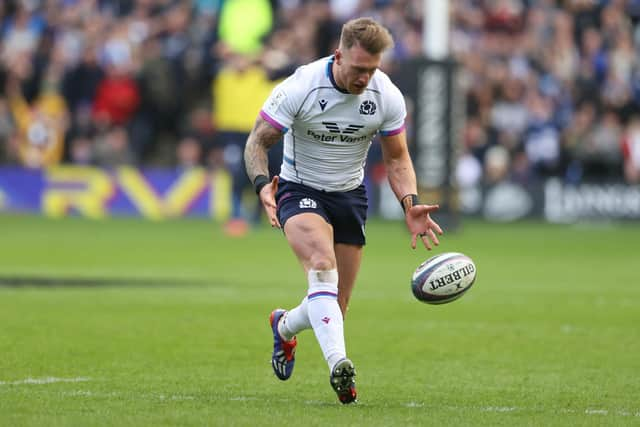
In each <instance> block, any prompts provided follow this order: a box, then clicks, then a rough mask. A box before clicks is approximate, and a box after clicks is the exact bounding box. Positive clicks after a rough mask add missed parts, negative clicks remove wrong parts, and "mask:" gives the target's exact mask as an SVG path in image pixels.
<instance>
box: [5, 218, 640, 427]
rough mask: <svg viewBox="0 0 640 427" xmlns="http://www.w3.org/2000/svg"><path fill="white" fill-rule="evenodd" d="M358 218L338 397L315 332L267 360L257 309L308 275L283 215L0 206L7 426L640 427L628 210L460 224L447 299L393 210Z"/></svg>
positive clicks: (290, 302) (636, 291) (636, 248)
mask: <svg viewBox="0 0 640 427" xmlns="http://www.w3.org/2000/svg"><path fill="white" fill-rule="evenodd" d="M367 234H368V242H369V244H368V246H367V247H366V249H365V257H364V262H363V266H362V270H361V274H360V277H359V280H358V284H357V286H356V289H355V292H354V296H353V300H352V305H351V308H350V312H349V314H348V317H347V321H346V335H347V348H348V351H349V356H350V357H351V358H352V359H353V361H354V362H355V364H356V367H357V370H358V376H357V384H358V393H359V403H358V404H357V405H351V406H342V405H340V404H339V403H338V402H337V399H336V397H335V395H334V393H333V391H332V389H331V387H330V386H329V383H328V370H327V367H326V365H325V362H324V360H323V359H322V355H321V352H320V350H319V348H318V346H317V344H316V341H315V338H314V336H313V333H312V332H311V331H306V332H304V333H302V334H301V335H300V336H299V337H298V339H299V347H298V352H297V361H296V370H295V372H294V375H293V377H292V378H291V379H290V380H289V381H287V382H281V381H279V380H277V379H276V377H275V376H274V375H273V373H272V372H271V367H270V363H269V361H270V353H271V345H272V343H271V337H270V330H269V326H268V322H267V321H268V315H269V312H270V311H271V310H272V309H273V308H275V307H278V306H283V307H286V308H290V307H293V306H295V305H296V304H297V303H298V302H299V300H300V299H301V298H302V296H303V295H304V293H305V289H306V285H305V282H304V275H303V274H302V272H301V269H300V268H299V266H298V265H297V262H296V261H295V259H294V256H293V254H292V253H291V252H290V250H289V248H288V246H287V245H286V242H285V239H284V238H283V236H282V235H281V234H280V233H279V232H277V231H274V230H271V229H269V228H268V227H264V228H262V229H258V230H255V231H253V232H251V234H249V235H248V236H246V237H244V238H235V239H232V238H227V237H225V236H224V235H223V234H222V233H221V231H220V229H219V226H218V225H216V224H213V223H210V222H207V221H201V220H185V221H175V222H162V223H152V222H144V221H142V220H132V219H129V220H122V219H119V220H108V221H100V222H94V221H87V220H82V219H65V220H60V221H52V220H46V219H42V218H36V217H19V216H0V354H1V355H2V356H1V357H0V425H20V426H32V425H33V426H42V425H46V426H67V425H82V426H92V425H113V426H159V425H194V426H201V425H216V426H217V425H220V426H229V425H240V426H245V425H250V426H263V425H265V426H269V425H273V426H282V425H294V426H295V425H305V426H326V425H349V426H355V425H361V426H394V425H399V426H407V425H433V426H448V425H452V426H458V425H470V426H496V425H505V426H514V425H533V426H549V425H557V426H569V425H571V426H573V425H598V426H599V425H615V426H619V425H640V398H639V397H640V356H639V354H640V310H639V309H638V305H639V302H640V274H639V272H640V243H638V242H640V227H638V225H637V224H636V225H619V226H607V227H587V226H583V227H575V226H552V225H547V224H539V223H520V224H506V225H503V224H486V223H480V222H467V223H465V224H464V227H463V229H461V230H460V231H458V232H455V233H449V234H448V235H446V236H444V237H443V238H442V244H441V246H440V247H439V248H438V249H437V250H436V251H435V253H439V252H444V251H461V252H465V253H467V254H468V255H470V256H471V257H472V258H473V259H474V261H475V262H476V264H477V267H478V278H477V281H476V284H475V285H474V287H473V288H472V289H471V290H470V291H469V293H468V294H466V295H465V296H464V297H462V298H461V299H460V300H457V301H455V302H453V303H451V304H447V305H443V306H429V305H425V304H422V303H420V302H418V301H416V300H415V299H413V296H412V294H411V291H410V287H409V282H410V277H411V274H412V272H413V270H414V269H415V267H416V266H417V265H418V264H419V263H420V262H421V261H423V260H424V259H426V258H427V257H429V256H431V255H432V254H431V253H428V252H427V251H426V250H416V251H412V250H411V249H410V247H409V243H410V241H409V236H407V234H406V231H405V230H404V226H403V225H402V224H400V223H392V222H375V221H374V222H372V223H370V224H369V226H368V229H367Z"/></svg>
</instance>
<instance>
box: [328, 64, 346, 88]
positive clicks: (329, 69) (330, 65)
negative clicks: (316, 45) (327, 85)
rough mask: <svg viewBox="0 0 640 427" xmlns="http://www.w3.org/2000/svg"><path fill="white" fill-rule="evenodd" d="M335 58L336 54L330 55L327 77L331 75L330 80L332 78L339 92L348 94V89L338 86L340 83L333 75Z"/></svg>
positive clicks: (332, 82)
mask: <svg viewBox="0 0 640 427" xmlns="http://www.w3.org/2000/svg"><path fill="white" fill-rule="evenodd" d="M334 60H335V56H334V55H331V56H330V57H329V62H327V77H329V80H331V84H332V85H333V87H334V88H335V89H336V90H337V91H338V92H341V93H346V94H348V93H349V92H348V91H347V90H345V89H342V88H341V87H339V86H338V84H337V83H336V79H335V78H334V77H333V61H334Z"/></svg>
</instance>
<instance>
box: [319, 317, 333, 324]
mask: <svg viewBox="0 0 640 427" xmlns="http://www.w3.org/2000/svg"><path fill="white" fill-rule="evenodd" d="M320 320H322V321H323V322H324V323H326V324H327V325H328V324H329V322H330V321H331V318H330V317H327V316H325V317H323V318H322V319H320Z"/></svg>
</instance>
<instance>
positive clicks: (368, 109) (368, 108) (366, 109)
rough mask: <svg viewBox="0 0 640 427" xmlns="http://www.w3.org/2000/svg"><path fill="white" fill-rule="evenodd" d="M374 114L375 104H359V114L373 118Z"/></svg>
mask: <svg viewBox="0 0 640 427" xmlns="http://www.w3.org/2000/svg"><path fill="white" fill-rule="evenodd" d="M375 113H376V104H375V102H373V101H369V100H367V101H362V104H360V114H364V115H367V116H373V115H374V114H375Z"/></svg>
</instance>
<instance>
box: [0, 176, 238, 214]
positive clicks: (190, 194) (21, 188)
mask: <svg viewBox="0 0 640 427" xmlns="http://www.w3.org/2000/svg"><path fill="white" fill-rule="evenodd" d="M230 210H231V181H230V177H229V175H228V174H227V173H226V172H224V171H220V172H215V173H210V172H208V171H207V170H205V169H201V168H193V169H188V170H184V171H172V170H140V169H136V168H133V167H119V168H115V169H112V170H104V169H99V168H93V167H78V166H60V167H53V168H49V169H43V170H27V169H21V168H0V212H2V211H8V212H40V213H42V214H44V215H47V216H51V217H61V216H66V215H80V216H86V217H89V218H103V217H107V216H120V215H137V216H143V217H146V218H149V219H155V220H159V219H164V218H173V217H182V216H207V217H211V218H214V219H225V218H227V217H228V216H229V213H230Z"/></svg>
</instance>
